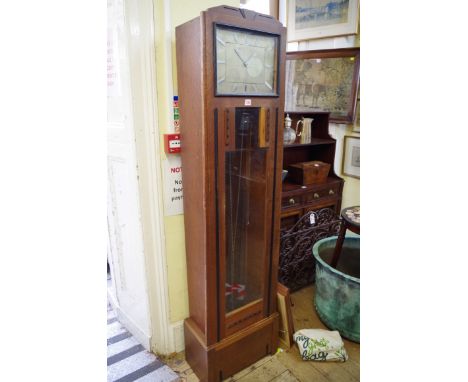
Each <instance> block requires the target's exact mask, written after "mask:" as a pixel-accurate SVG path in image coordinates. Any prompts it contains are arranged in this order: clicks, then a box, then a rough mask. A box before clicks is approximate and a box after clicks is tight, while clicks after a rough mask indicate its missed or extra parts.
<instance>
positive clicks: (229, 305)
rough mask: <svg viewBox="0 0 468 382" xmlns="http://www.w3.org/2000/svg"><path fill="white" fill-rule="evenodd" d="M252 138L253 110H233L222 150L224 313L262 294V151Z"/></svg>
mask: <svg viewBox="0 0 468 382" xmlns="http://www.w3.org/2000/svg"><path fill="white" fill-rule="evenodd" d="M258 137H259V108H236V115H235V137H234V139H235V150H233V151H228V152H226V154H225V219H226V221H225V227H226V290H225V296H226V297H225V298H226V300H225V303H226V313H229V312H231V311H233V310H235V309H238V308H241V307H243V306H245V305H247V304H249V303H251V302H253V301H256V300H259V299H261V298H262V297H263V291H264V290H263V287H264V282H265V281H264V278H263V277H264V274H265V269H264V268H265V256H266V253H267V235H266V232H267V227H265V221H267V220H268V219H267V216H266V211H267V202H268V190H267V182H266V173H267V171H266V159H267V157H266V155H267V150H266V149H265V148H261V147H260V144H259V139H258ZM270 202H271V199H270Z"/></svg>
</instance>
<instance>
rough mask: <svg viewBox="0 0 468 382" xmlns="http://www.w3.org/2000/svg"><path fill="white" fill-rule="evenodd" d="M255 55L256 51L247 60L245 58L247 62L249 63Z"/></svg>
mask: <svg viewBox="0 0 468 382" xmlns="http://www.w3.org/2000/svg"><path fill="white" fill-rule="evenodd" d="M254 57H255V53H252V54H251V55H250V57H249V58H248V59H247V60H245V63H246V64H247V62H249V61H250V60H251V59H252V58H254Z"/></svg>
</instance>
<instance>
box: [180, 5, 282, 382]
mask: <svg viewBox="0 0 468 382" xmlns="http://www.w3.org/2000/svg"><path fill="white" fill-rule="evenodd" d="M285 36H286V28H284V27H283V26H282V25H281V23H279V22H278V21H277V20H275V19H274V18H272V17H270V16H268V15H263V14H259V13H256V12H253V11H249V10H243V9H237V8H232V7H227V6H221V7H215V8H210V9H208V10H207V11H204V12H202V13H201V15H200V17H197V18H196V19H194V20H191V21H189V22H187V23H185V24H183V25H180V26H178V27H177V28H176V53H177V77H178V89H179V90H178V93H179V107H180V122H181V155H182V169H183V175H182V176H183V184H184V220H185V243H186V254H187V278H188V290H189V309H190V317H189V318H188V319H186V320H185V323H184V335H185V355H186V359H187V361H188V363H189V364H190V366H191V367H192V369H193V370H194V372H195V373H196V374H197V376H198V377H199V378H200V379H201V380H202V381H221V380H223V379H225V378H227V377H229V376H230V375H232V374H234V373H236V372H238V371H240V370H242V369H243V368H245V367H247V366H249V365H250V364H252V363H254V362H256V361H257V360H258V359H260V358H262V357H264V356H266V355H268V354H274V353H275V351H276V349H277V346H278V313H277V309H276V285H277V273H278V256H279V226H280V215H279V214H280V209H281V205H280V202H281V199H280V198H281V163H282V153H283V143H282V136H283V131H282V130H283V129H282V125H283V123H282V121H283V111H284V110H283V108H284V65H285V47H286V38H285Z"/></svg>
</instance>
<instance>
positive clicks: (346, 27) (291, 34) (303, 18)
mask: <svg viewBox="0 0 468 382" xmlns="http://www.w3.org/2000/svg"><path fill="white" fill-rule="evenodd" d="M287 20H288V21H287V27H288V42H293V41H302V40H311V39H318V38H325V37H335V36H344V35H353V34H357V33H358V24H359V0H288V8H287Z"/></svg>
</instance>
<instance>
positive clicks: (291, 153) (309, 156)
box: [279, 110, 344, 291]
mask: <svg viewBox="0 0 468 382" xmlns="http://www.w3.org/2000/svg"><path fill="white" fill-rule="evenodd" d="M287 115H289V117H290V118H291V120H292V128H293V129H294V128H295V127H296V125H297V122H298V121H299V120H301V119H302V118H303V117H304V118H312V119H313V122H312V130H311V134H312V139H311V143H305V144H301V143H298V140H299V138H297V139H296V142H295V143H293V144H291V145H284V146H283V169H284V170H288V168H289V166H290V165H293V164H296V163H300V162H310V161H322V162H325V163H329V164H330V165H331V168H330V172H329V174H328V178H327V180H326V181H325V182H324V183H318V184H310V185H306V186H303V185H301V184H297V183H294V182H293V181H292V180H291V179H290V177H289V174H288V175H286V178H285V180H284V181H283V184H282V192H281V236H282V237H283V236H290V235H288V232H289V230H290V229H291V228H292V227H293V226H294V224H296V223H297V222H298V221H299V220H300V219H301V218H302V217H303V216H304V215H306V214H307V213H308V212H310V211H317V210H319V209H322V208H331V209H332V210H333V211H334V213H335V214H336V215H338V216H339V213H340V210H341V200H342V194H343V184H344V181H343V179H342V178H340V177H339V176H338V175H336V173H335V171H334V168H333V167H334V163H335V150H336V140H335V139H333V138H332V137H331V136H330V134H329V130H328V127H329V115H330V113H328V112H323V111H319V112H315V111H310V110H301V111H285V113H284V117H286V116H287ZM312 245H313V243H311V246H312ZM280 247H281V248H283V246H280ZM311 252H312V248H301V250H298V252H297V256H294V257H293V258H291V257H290V254H288V256H287V258H286V257H285V254H283V253H282V252H281V251H280V269H279V281H280V282H281V283H283V284H284V285H286V286H287V287H288V288H289V289H290V290H291V291H294V290H297V289H299V288H302V287H304V286H306V285H309V284H311V283H312V282H313V281H314V280H315V266H314V265H315V262H314V259H313V256H312V255H311ZM297 269H301V272H296V271H295V270H297ZM296 274H297V277H296V276H295V275H296ZM292 275H294V276H292Z"/></svg>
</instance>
